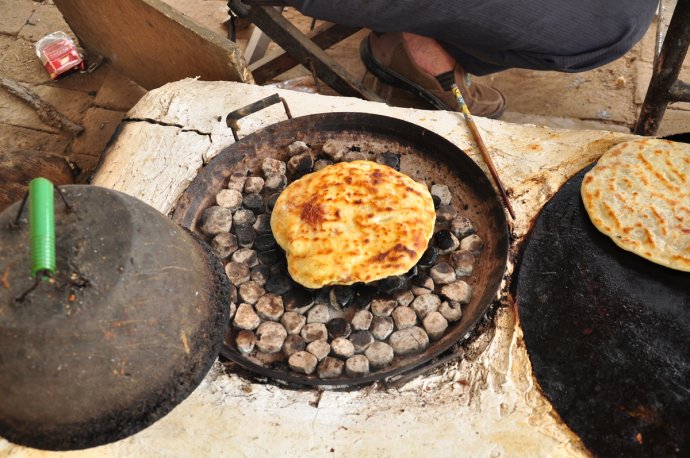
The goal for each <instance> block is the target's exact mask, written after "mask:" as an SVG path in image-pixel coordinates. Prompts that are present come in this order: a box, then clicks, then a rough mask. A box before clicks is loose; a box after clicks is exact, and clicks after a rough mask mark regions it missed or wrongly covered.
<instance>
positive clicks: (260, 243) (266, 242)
mask: <svg viewBox="0 0 690 458" xmlns="http://www.w3.org/2000/svg"><path fill="white" fill-rule="evenodd" d="M275 247H276V239H275V238H274V237H273V235H272V234H262V235H260V236H258V237H257V238H256V239H255V240H254V248H256V249H257V250H258V251H268V250H272V249H274V248H275Z"/></svg>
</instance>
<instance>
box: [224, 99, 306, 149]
mask: <svg viewBox="0 0 690 458" xmlns="http://www.w3.org/2000/svg"><path fill="white" fill-rule="evenodd" d="M279 102H282V103H283V108H285V114H286V115H287V117H288V119H292V113H290V107H288V104H287V102H286V101H285V99H284V98H282V97H281V96H280V95H278V94H273V95H269V96H268V97H266V98H265V99H261V100H258V101H256V102H254V103H250V104H249V105H247V106H244V107H242V108H239V109H237V110H235V111H231V112H230V113H228V116H227V117H226V118H225V123H226V124H227V125H228V127H229V128H230V130H232V136H233V137H235V141H239V140H240V138H239V137H238V136H237V131H238V130H240V128H239V126H238V125H237V121H239V120H240V119H242V118H244V117H245V116H249V115H250V114H252V113H256V112H257V111H260V110H263V109H264V108H268V107H270V106H271V105H275V104H276V103H279Z"/></svg>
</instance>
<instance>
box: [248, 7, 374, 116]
mask: <svg viewBox="0 0 690 458" xmlns="http://www.w3.org/2000/svg"><path fill="white" fill-rule="evenodd" d="M248 17H249V19H250V20H251V21H252V22H253V23H254V24H255V25H256V26H257V27H258V28H260V29H261V30H262V31H263V32H264V33H266V35H268V36H269V37H271V39H272V40H273V41H275V42H276V43H277V44H278V45H279V46H280V47H281V48H283V49H285V50H286V51H287V52H288V53H289V54H290V55H291V56H293V57H294V58H295V60H297V61H298V62H299V63H300V64H302V65H304V66H305V67H306V68H311V66H312V65H313V66H314V70H315V72H316V74H317V75H318V77H319V79H321V80H322V81H323V82H324V83H326V84H327V85H329V86H330V87H331V88H333V89H334V90H335V91H337V92H338V93H339V94H342V95H345V96H350V97H360V98H363V99H366V100H372V101H376V102H383V99H382V98H381V97H379V96H378V95H376V94H375V93H374V92H372V91H370V90H369V89H367V88H365V87H364V86H363V85H362V84H361V83H360V82H359V81H356V80H355V79H354V78H353V77H352V75H350V74H349V73H348V72H347V70H345V69H344V68H343V67H342V66H340V65H339V64H338V63H337V62H335V60H334V59H332V58H331V57H330V56H329V55H328V54H326V53H325V52H324V51H323V50H322V49H321V48H320V47H318V46H317V45H316V44H314V43H313V42H312V41H311V40H309V39H307V38H306V37H305V36H304V34H303V33H302V32H301V31H300V30H299V29H297V27H295V26H294V25H292V24H291V23H290V21H288V20H287V19H285V18H284V17H283V16H282V15H281V14H280V13H278V12H277V11H276V10H274V9H273V8H270V7H265V6H263V7H260V6H255V7H252V8H250V9H249V16H248Z"/></svg>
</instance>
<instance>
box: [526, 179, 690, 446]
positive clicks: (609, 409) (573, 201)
mask: <svg viewBox="0 0 690 458" xmlns="http://www.w3.org/2000/svg"><path fill="white" fill-rule="evenodd" d="M587 170H589V168H587V169H585V170H583V171H581V172H580V173H578V174H577V175H576V176H575V177H573V178H572V179H571V180H570V181H568V182H567V183H566V184H565V186H563V188H562V189H561V190H560V191H559V192H558V193H557V194H556V195H555V196H554V197H553V199H551V201H550V202H548V203H547V204H546V206H545V207H544V209H543V211H542V213H541V215H540V216H539V218H538V220H537V222H536V223H535V226H534V228H533V229H532V232H531V234H530V235H529V237H528V240H527V241H526V243H525V247H524V252H523V256H522V260H521V265H520V267H519V271H518V278H517V286H516V291H515V293H516V297H517V301H518V307H519V315H520V320H521V323H522V327H523V330H524V335H525V342H526V344H527V350H528V352H529V355H530V359H531V361H532V366H533V369H534V373H535V375H536V378H537V379H538V381H539V383H540V385H541V387H542V389H543V391H544V392H545V394H546V396H547V397H548V398H549V399H550V400H551V402H552V403H553V405H554V407H555V408H556V410H557V411H558V413H559V414H560V415H561V417H562V418H563V420H564V421H565V422H566V424H568V426H570V427H571V428H572V429H573V431H575V433H577V434H578V435H579V436H580V437H581V438H582V440H583V441H584V443H585V445H586V446H587V447H588V448H589V449H590V450H591V451H592V452H593V453H594V454H595V455H597V456H602V457H605V456H690V273H686V272H680V271H674V270H671V269H668V268H665V267H662V266H659V265H657V264H654V263H651V262H650V261H647V260H645V259H643V258H641V257H638V256H636V255H634V254H632V253H629V252H627V251H624V250H622V249H621V248H619V247H618V246H616V245H615V244H614V243H613V241H612V240H610V239H609V238H608V237H607V236H605V235H604V234H602V233H600V232H599V231H598V230H597V229H596V228H595V227H594V226H593V225H592V223H591V222H590V220H589V217H588V215H587V213H586V211H585V208H584V206H583V204H582V200H581V198H580V185H581V183H582V179H583V177H584V174H585V173H586V172H587Z"/></svg>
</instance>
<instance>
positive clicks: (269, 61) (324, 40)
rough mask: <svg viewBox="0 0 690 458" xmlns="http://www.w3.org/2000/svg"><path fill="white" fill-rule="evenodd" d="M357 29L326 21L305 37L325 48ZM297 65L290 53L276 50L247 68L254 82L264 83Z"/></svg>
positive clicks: (355, 31) (350, 34)
mask: <svg viewBox="0 0 690 458" xmlns="http://www.w3.org/2000/svg"><path fill="white" fill-rule="evenodd" d="M359 30H360V29H358V28H355V27H347V26H344V25H339V24H331V23H327V24H322V25H320V26H319V27H317V28H316V29H314V30H312V31H311V32H309V33H308V34H306V38H308V39H309V40H311V41H313V42H314V44H315V45H316V46H318V47H319V48H321V49H327V48H330V47H331V46H333V45H334V44H336V43H339V42H341V41H342V40H344V39H345V38H347V37H350V36H352V35H354V34H355V33H357V32H358V31H359ZM297 65H299V62H297V61H296V60H295V58H294V57H292V56H291V55H290V54H288V53H286V52H285V51H278V52H277V53H275V54H272V55H269V56H266V57H264V58H263V59H260V60H257V61H256V62H252V63H250V65H249V69H250V70H251V71H252V74H253V75H254V79H255V80H256V83H257V84H264V83H265V82H266V81H269V80H270V79H271V78H275V77H276V76H278V75H280V74H281V73H284V72H286V71H288V70H290V69H291V68H292V67H295V66H297Z"/></svg>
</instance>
